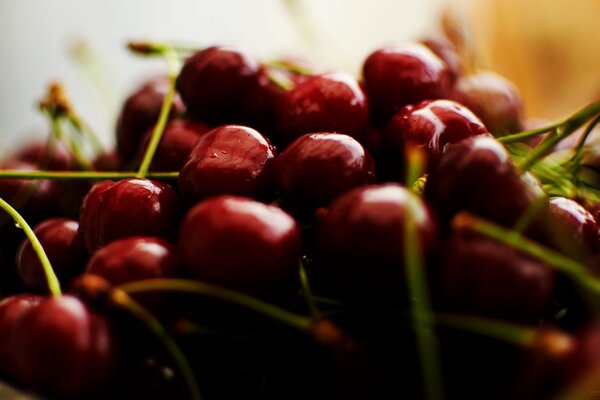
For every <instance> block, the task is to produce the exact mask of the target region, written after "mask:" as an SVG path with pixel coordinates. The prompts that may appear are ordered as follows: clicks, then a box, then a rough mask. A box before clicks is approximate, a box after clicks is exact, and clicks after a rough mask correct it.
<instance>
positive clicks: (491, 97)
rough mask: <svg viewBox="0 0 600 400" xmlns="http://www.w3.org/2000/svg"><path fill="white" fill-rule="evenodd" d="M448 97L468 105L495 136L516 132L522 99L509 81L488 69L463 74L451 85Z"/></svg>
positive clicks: (521, 114) (520, 123)
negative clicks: (450, 96) (450, 92)
mask: <svg viewBox="0 0 600 400" xmlns="http://www.w3.org/2000/svg"><path fill="white" fill-rule="evenodd" d="M452 98H453V99H454V100H456V101H458V102H459V103H461V104H464V105H465V106H466V107H468V108H469V109H470V110H471V111H473V113H475V115H477V116H478V117H479V118H481V120H482V121H483V123H484V124H485V126H486V127H487V128H488V129H489V130H490V132H492V133H493V134H494V135H496V136H501V135H506V134H510V133H515V132H520V131H521V130H522V129H521V128H522V126H523V102H522V100H521V95H520V94H519V90H518V89H517V88H516V86H515V85H513V84H512V83H511V82H510V81H508V80H507V79H505V78H503V77H502V76H500V75H497V74H494V73H492V72H487V71H481V72H478V73H475V74H471V75H465V76H462V77H460V78H459V79H458V81H457V82H456V85H455V86H454V91H453V94H452Z"/></svg>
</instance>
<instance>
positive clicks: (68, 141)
mask: <svg viewBox="0 0 600 400" xmlns="http://www.w3.org/2000/svg"><path fill="white" fill-rule="evenodd" d="M49 118H50V124H51V126H52V132H54V134H55V135H56V137H57V138H58V140H60V141H61V142H63V143H64V144H65V145H66V146H67V148H68V149H69V151H70V152H71V154H72V155H73V157H75V160H76V161H77V163H78V164H79V166H80V167H81V168H82V169H84V170H86V171H91V170H93V169H94V168H93V167H92V164H91V163H90V161H89V160H88V159H87V157H86V156H85V154H84V152H83V149H82V148H81V146H80V144H79V143H78V142H77V141H76V140H75V139H74V138H73V137H71V136H70V135H66V134H65V132H64V131H63V128H62V125H61V121H60V118H61V117H59V116H56V115H49Z"/></svg>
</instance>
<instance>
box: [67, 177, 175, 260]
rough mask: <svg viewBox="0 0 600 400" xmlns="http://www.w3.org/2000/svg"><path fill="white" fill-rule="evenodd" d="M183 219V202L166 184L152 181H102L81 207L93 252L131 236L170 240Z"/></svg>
mask: <svg viewBox="0 0 600 400" xmlns="http://www.w3.org/2000/svg"><path fill="white" fill-rule="evenodd" d="M178 220H179V199H178V198H177V195H176V194H175V191H174V190H173V188H172V187H171V186H169V185H167V184H166V183H162V182H157V181H151V180H148V179H123V180H120V181H117V182H112V181H102V182H99V183H97V184H96V185H94V186H93V187H92V189H90V191H89V192H88V194H87V195H86V197H85V199H84V201H83V205H82V207H81V215H80V218H79V229H80V231H81V233H82V235H83V238H84V240H85V245H86V247H87V248H88V250H89V251H90V252H93V251H94V250H96V249H98V248H100V247H102V246H104V245H105V244H107V243H109V242H111V241H113V240H115V239H119V238H124V237H129V236H140V235H147V236H159V237H169V236H170V235H171V234H172V233H173V230H174V229H175V227H176V226H177V224H178Z"/></svg>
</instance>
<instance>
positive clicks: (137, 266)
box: [86, 236, 179, 286]
mask: <svg viewBox="0 0 600 400" xmlns="http://www.w3.org/2000/svg"><path fill="white" fill-rule="evenodd" d="M178 267H179V259H178V257H177V255H176V253H175V249H174V248H173V246H172V245H171V244H170V243H169V242H167V241H166V240H163V239H160V238H156V237H141V236H138V237H129V238H125V239H119V240H115V241H114V242H111V243H109V244H107V245H106V246H104V247H101V248H100V249H99V250H97V251H96V252H95V253H94V254H93V255H92V257H91V258H90V261H89V263H88V264H87V267H86V273H88V274H93V275H98V276H100V277H102V278H104V279H106V280H107V281H108V282H109V283H110V284H112V285H113V286H118V285H121V284H124V283H128V282H133V281H137V280H142V279H152V278H167V277H175V276H176V275H177V271H178Z"/></svg>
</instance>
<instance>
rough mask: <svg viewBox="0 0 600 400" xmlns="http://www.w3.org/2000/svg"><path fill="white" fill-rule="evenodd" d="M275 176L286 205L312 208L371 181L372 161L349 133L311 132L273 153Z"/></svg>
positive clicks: (373, 167)
mask: <svg viewBox="0 0 600 400" xmlns="http://www.w3.org/2000/svg"><path fill="white" fill-rule="evenodd" d="M275 178H276V182H277V188H278V190H279V193H280V195H281V197H282V199H283V201H284V203H285V204H286V205H288V206H290V207H291V208H292V209H296V210H298V209H302V210H311V211H312V210H314V208H316V207H319V206H326V205H328V204H329V202H331V201H332V200H333V199H335V198H336V197H337V196H339V195H341V194H342V193H344V192H346V191H348V190H350V189H352V188H354V187H357V186H360V185H363V184H366V183H372V182H374V181H375V165H374V163H373V160H372V159H371V156H370V155H369V154H368V153H367V152H366V151H365V149H364V148H363V147H362V145H361V144H360V143H358V142H357V141H356V140H355V139H353V138H352V137H350V136H348V135H343V134H336V133H311V134H306V135H303V136H301V137H300V138H298V139H296V140H295V141H294V142H293V143H292V144H290V145H289V146H288V147H287V148H286V149H285V150H284V151H283V153H281V155H279V157H277V159H276V160H275Z"/></svg>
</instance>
